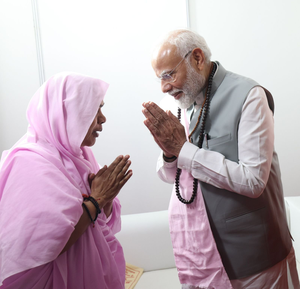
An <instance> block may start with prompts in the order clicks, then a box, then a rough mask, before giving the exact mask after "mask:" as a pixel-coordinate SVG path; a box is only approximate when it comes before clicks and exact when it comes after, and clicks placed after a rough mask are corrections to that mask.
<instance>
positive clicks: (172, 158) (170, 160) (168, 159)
mask: <svg viewBox="0 0 300 289" xmlns="http://www.w3.org/2000/svg"><path fill="white" fill-rule="evenodd" d="M163 159H164V161H166V162H168V163H171V162H174V161H175V160H176V159H177V157H176V156H172V157H167V156H165V154H163Z"/></svg>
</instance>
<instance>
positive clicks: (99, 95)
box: [0, 73, 132, 289]
mask: <svg viewBox="0 0 300 289" xmlns="http://www.w3.org/2000/svg"><path fill="white" fill-rule="evenodd" d="M107 88H108V84H107V83H105V82H104V81H101V80H99V79H95V78H91V77H88V76H84V75H79V74H74V73H60V74H57V75H55V76H53V77H52V78H50V79H49V80H48V81H46V82H45V83H44V84H43V85H42V86H41V87H40V88H39V89H38V91H37V92H36V93H35V95H34V96H33V98H32V99H31V101H30V103H29V106H28V109H27V119H28V122H29V126H28V130H27V133H26V134H25V135H24V136H23V137H22V138H21V139H20V140H19V141H18V142H17V143H16V144H15V145H14V146H13V147H12V148H11V149H10V150H8V151H5V152H3V154H2V159H1V163H0V288H1V289H18V288H20V289H42V288H47V289H50V288H51V289H84V288H87V289H89V288H95V289H97V288H99V289H124V283H125V260H124V255H123V250H122V247H121V245H120V243H119V242H118V241H117V239H116V238H115V236H114V234H115V233H116V232H118V231H119V230H120V229H121V221H120V211H121V206H120V203H119V201H118V199H117V197H116V196H117V194H118V193H119V191H120V189H121V188H122V187H123V185H124V184H125V183H126V182H127V181H128V180H129V178H130V177H131V176H132V171H131V170H129V166H130V160H129V156H128V155H127V156H118V157H117V158H116V159H115V161H114V162H113V163H112V164H111V165H110V166H104V167H103V168H100V167H99V165H98V163H97V162H96V160H95V157H94V155H93V153H92V150H91V149H90V148H89V147H90V146H92V145H94V143H95V142H96V138H97V137H98V135H99V132H100V131H102V124H103V123H104V122H105V121H106V118H105V116H104V115H103V113H102V111H101V109H102V106H103V105H104V102H103V99H104V95H105V94H106V91H107Z"/></svg>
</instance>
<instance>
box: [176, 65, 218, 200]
mask: <svg viewBox="0 0 300 289" xmlns="http://www.w3.org/2000/svg"><path fill="white" fill-rule="evenodd" d="M216 70H217V65H216V64H215V63H214V62H213V67H212V70H211V73H210V75H209V78H208V83H207V89H206V97H205V100H204V105H203V106H202V108H201V111H200V114H199V117H198V121H197V124H196V126H195V128H194V130H193V131H192V133H191V134H190V135H189V138H190V136H191V135H192V134H193V133H194V131H195V129H196V127H197V126H198V124H199V122H200V119H201V116H202V114H203V119H202V122H201V127H200V133H199V142H198V147H199V148H202V143H203V138H204V130H205V123H206V119H207V115H208V110H209V105H210V93H211V87H212V81H213V77H214V74H215V72H216ZM177 118H178V119H179V121H180V119H181V109H180V108H178V112H177ZM180 174H181V169H179V168H177V172H176V177H175V191H176V196H177V198H178V199H179V201H180V202H182V203H184V204H186V205H188V204H191V203H192V202H193V201H194V200H195V197H196V195H197V187H198V180H197V179H195V178H194V181H193V194H192V196H191V198H190V199H189V200H186V199H184V198H183V197H182V196H181V195H180V191H179V179H180Z"/></svg>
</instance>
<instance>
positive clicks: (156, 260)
mask: <svg viewBox="0 0 300 289" xmlns="http://www.w3.org/2000/svg"><path fill="white" fill-rule="evenodd" d="M121 219H122V229H121V231H120V232H119V233H118V234H116V237H117V239H118V240H119V241H120V243H121V245H122V247H123V250H124V255H125V260H126V262H128V263H130V264H133V265H135V266H138V267H140V268H143V269H144V271H152V270H160V269H167V268H173V267H175V262H174V256H173V249H172V243H171V238H170V233H169V223H168V211H159V212H151V213H142V214H132V215H122V216H121Z"/></svg>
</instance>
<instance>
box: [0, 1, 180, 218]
mask: <svg viewBox="0 0 300 289" xmlns="http://www.w3.org/2000/svg"><path fill="white" fill-rule="evenodd" d="M0 1H2V0H0ZM11 2H14V3H15V5H13V4H11ZM11 2H8V1H4V2H0V11H2V14H3V15H6V18H5V19H4V20H5V21H4V20H3V21H2V22H1V29H2V31H4V32H5V34H6V35H7V37H6V38H3V39H1V43H0V49H1V53H0V54H1V55H2V56H3V60H2V61H3V64H2V63H0V64H2V65H0V71H1V72H0V73H1V74H0V75H4V76H5V78H6V79H5V81H4V80H3V79H2V78H1V82H0V86H1V108H0V109H1V111H0V113H1V118H2V119H1V124H2V126H3V127H5V130H1V134H2V137H1V143H0V145H1V147H0V149H1V151H2V150H4V149H7V148H9V147H10V146H12V145H13V144H14V142H15V141H16V140H17V139H18V138H19V137H20V136H22V135H23V134H24V133H25V131H26V121H25V117H24V115H25V110H26V106H27V103H28V101H29V99H30V98H31V96H32V94H33V92H34V91H35V90H36V89H37V88H38V86H39V85H38V83H37V82H36V81H35V83H34V84H33V87H34V89H25V87H24V83H25V84H27V81H28V82H31V81H32V79H35V80H36V79H38V73H37V71H33V70H31V68H34V69H35V70H37V61H36V56H35V58H34V59H31V58H30V57H29V55H28V53H27V54H25V53H24V54H23V55H21V56H20V57H18V59H17V60H15V57H16V55H15V54H17V53H19V50H20V51H22V50H23V49H24V48H26V45H30V46H31V47H32V48H33V51H34V45H35V42H34V30H33V22H32V12H31V2H30V1H28V0H26V1H24V0H18V1H17V0H14V1H11ZM37 2H38V8H39V20H40V33H41V46H42V52H43V63H44V71H45V77H46V79H47V78H49V77H50V76H51V75H53V74H55V73H57V72H60V71H63V70H68V71H75V72H80V73H84V74H88V75H91V76H94V77H99V78H102V79H103V80H105V81H107V82H108V83H110V88H109V90H108V93H107V95H106V98H105V107H104V108H103V113H104V114H105V115H106V117H107V123H106V124H105V125H104V130H103V132H102V133H101V134H100V137H99V138H98V140H97V144H96V145H95V146H94V147H93V151H94V153H95V155H96V158H97V160H98V161H99V163H100V164H102V165H104V164H110V163H111V162H112V161H113V160H114V159H115V157H116V156H117V155H119V154H130V155H131V160H132V169H133V172H134V175H133V177H132V178H131V179H130V181H129V182H128V184H126V186H125V187H124V188H123V190H122V191H121V193H120V195H119V197H120V200H121V203H122V205H123V214H128V213H140V212H148V211H156V210H165V209H167V208H168V203H169V199H170V195H171V190H172V186H171V185H169V184H166V183H163V182H162V181H161V180H160V179H159V178H158V176H157V175H156V172H155V168H156V160H157V157H158V154H159V152H160V150H159V148H158V147H157V145H156V144H155V143H154V141H153V139H152V136H151V135H150V133H149V132H148V130H147V129H146V127H145V126H144V124H143V120H144V116H143V114H142V112H141V110H142V102H144V101H148V100H153V101H155V102H159V101H160V99H161V95H162V93H161V92H160V84H159V82H157V81H156V79H155V74H154V72H153V70H152V68H151V65H150V60H151V53H152V49H153V45H154V43H155V42H156V40H157V38H158V37H160V36H161V35H164V34H165V33H167V32H168V31H170V30H172V29H174V28H180V27H186V2H185V1H184V0H167V1H166V0H165V1H161V0H151V1H148V0H146V1H140V0H128V1H123V0H116V1H107V0H105V1H104V0H102V1H99V0H89V1H82V0H80V1H79V0H63V1H62V0H52V1H47V0H39V1H37ZM15 11H16V13H15ZM27 22H29V23H28V24H27ZM8 24H9V25H8ZM11 36H12V37H13V38H14V39H15V40H16V41H14V42H9V43H8V44H7V49H5V50H2V45H3V44H2V43H5V42H7V40H8V39H10V37H11ZM23 39H25V40H26V41H24V42H23V41H22V40H23ZM18 41H19V42H18ZM16 50H17V51H16ZM17 56H18V55H17ZM6 60H7V61H6ZM14 64H15V65H16V69H14V70H13V71H12V73H8V72H7V70H12V67H11V66H12V65H14ZM20 69H21V70H24V71H25V73H26V74H24V75H20V74H19V73H18V70H20ZM15 90H16V91H17V92H18V94H17V95H15V94H14V92H15ZM16 105H18V107H19V110H18V112H17V113H16V109H15V106H16ZM4 112H6V114H5V115H4ZM20 124H22V125H21V126H20Z"/></svg>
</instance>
